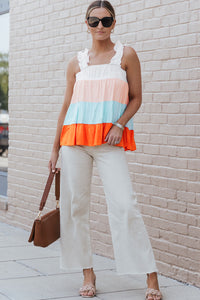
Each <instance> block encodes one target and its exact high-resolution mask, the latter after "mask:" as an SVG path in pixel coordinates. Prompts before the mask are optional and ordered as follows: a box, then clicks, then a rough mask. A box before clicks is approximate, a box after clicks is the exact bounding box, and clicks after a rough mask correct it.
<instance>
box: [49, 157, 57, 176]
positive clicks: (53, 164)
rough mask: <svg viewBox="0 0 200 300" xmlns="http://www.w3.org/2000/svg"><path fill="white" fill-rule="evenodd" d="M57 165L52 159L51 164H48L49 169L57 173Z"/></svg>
mask: <svg viewBox="0 0 200 300" xmlns="http://www.w3.org/2000/svg"><path fill="white" fill-rule="evenodd" d="M55 167H56V164H55V163H53V162H52V161H51V160H50V161H49V164H48V169H49V172H50V171H52V172H53V173H55V171H56V170H55Z"/></svg>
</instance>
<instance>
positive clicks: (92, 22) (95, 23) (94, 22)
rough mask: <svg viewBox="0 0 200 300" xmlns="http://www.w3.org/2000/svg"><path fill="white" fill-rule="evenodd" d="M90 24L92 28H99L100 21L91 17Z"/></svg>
mask: <svg viewBox="0 0 200 300" xmlns="http://www.w3.org/2000/svg"><path fill="white" fill-rule="evenodd" d="M88 24H89V26H90V27H97V26H98V24H99V19H98V18H96V17H89V18H88Z"/></svg>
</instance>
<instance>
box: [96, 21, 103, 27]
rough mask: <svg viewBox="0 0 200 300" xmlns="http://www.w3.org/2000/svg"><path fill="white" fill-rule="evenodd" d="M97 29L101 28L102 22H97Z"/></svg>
mask: <svg viewBox="0 0 200 300" xmlns="http://www.w3.org/2000/svg"><path fill="white" fill-rule="evenodd" d="M97 27H98V28H100V29H101V28H103V24H102V22H101V21H99V24H98V26H97Z"/></svg>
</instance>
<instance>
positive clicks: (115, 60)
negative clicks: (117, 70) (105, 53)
mask: <svg viewBox="0 0 200 300" xmlns="http://www.w3.org/2000/svg"><path fill="white" fill-rule="evenodd" d="M114 50H115V51H116V53H115V55H114V56H113V57H112V59H111V61H110V63H111V64H117V65H121V60H122V56H123V50H124V45H123V44H122V43H121V42H120V41H119V40H118V41H117V42H116V43H115V47H114Z"/></svg>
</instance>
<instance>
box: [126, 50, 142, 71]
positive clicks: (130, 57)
mask: <svg viewBox="0 0 200 300" xmlns="http://www.w3.org/2000/svg"><path fill="white" fill-rule="evenodd" d="M123 54H124V55H123V57H124V65H125V67H126V70H127V69H128V68H129V67H130V65H135V64H140V61H139V58H138V55H137V53H136V51H135V49H134V48H132V47H131V46H124V53H123Z"/></svg>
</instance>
